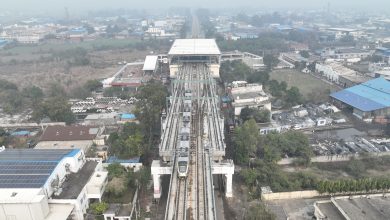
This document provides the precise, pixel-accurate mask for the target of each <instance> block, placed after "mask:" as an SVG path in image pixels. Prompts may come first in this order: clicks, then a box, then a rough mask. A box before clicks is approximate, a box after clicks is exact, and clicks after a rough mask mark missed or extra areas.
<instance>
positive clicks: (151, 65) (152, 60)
mask: <svg viewBox="0 0 390 220" xmlns="http://www.w3.org/2000/svg"><path fill="white" fill-rule="evenodd" d="M157 64H158V56H146V59H145V63H144V67H143V68H142V70H143V71H144V74H153V73H155V72H156V70H157Z"/></svg>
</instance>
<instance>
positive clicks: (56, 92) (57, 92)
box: [47, 83, 67, 97]
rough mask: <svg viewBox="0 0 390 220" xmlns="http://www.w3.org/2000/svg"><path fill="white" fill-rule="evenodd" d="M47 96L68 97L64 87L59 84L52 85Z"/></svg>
mask: <svg viewBox="0 0 390 220" xmlns="http://www.w3.org/2000/svg"><path fill="white" fill-rule="evenodd" d="M47 94H48V96H49V97H66V96H67V94H66V91H65V89H64V87H63V86H62V85H61V84H59V83H51V84H50V86H49V91H48V92H47Z"/></svg>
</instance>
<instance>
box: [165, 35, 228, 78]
mask: <svg viewBox="0 0 390 220" xmlns="http://www.w3.org/2000/svg"><path fill="white" fill-rule="evenodd" d="M220 56H221V51H220V50H219V48H218V45H217V43H216V42H215V40H214V39H178V40H175V42H174V43H173V45H172V47H171V49H170V51H169V53H168V58H169V70H170V77H171V78H176V74H177V72H178V71H179V67H180V66H181V64H182V63H191V62H203V63H206V64H207V65H208V67H209V70H210V72H211V75H212V76H213V77H214V78H219V67H220Z"/></svg>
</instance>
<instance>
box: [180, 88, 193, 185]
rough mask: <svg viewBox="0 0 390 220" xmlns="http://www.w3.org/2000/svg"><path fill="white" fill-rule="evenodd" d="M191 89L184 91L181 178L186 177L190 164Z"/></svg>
mask: <svg viewBox="0 0 390 220" xmlns="http://www.w3.org/2000/svg"><path fill="white" fill-rule="evenodd" d="M191 96H192V92H191V90H188V89H187V90H185V92H184V97H185V99H184V106H183V118H182V120H183V127H182V128H181V129H180V134H179V149H178V155H179V157H178V159H177V163H178V170H177V175H178V176H179V178H186V177H187V173H188V164H189V149H190V132H191V109H192V101H191Z"/></svg>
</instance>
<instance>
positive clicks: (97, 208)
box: [89, 202, 108, 215]
mask: <svg viewBox="0 0 390 220" xmlns="http://www.w3.org/2000/svg"><path fill="white" fill-rule="evenodd" d="M89 208H90V209H91V210H92V213H93V214H94V215H102V214H103V213H104V212H105V211H106V210H107V209H108V204H107V203H105V202H95V203H92V204H91V205H90V206H89Z"/></svg>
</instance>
